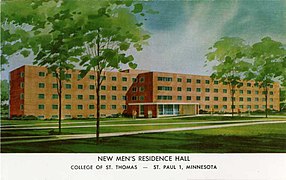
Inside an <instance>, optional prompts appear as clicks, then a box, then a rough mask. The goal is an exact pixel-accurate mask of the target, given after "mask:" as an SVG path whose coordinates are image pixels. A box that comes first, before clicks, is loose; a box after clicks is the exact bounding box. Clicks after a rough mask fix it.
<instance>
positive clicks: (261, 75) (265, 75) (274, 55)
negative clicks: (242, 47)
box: [248, 37, 286, 117]
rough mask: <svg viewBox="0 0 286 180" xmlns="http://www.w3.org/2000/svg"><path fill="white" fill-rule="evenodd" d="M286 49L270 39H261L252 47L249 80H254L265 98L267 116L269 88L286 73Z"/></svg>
mask: <svg viewBox="0 0 286 180" xmlns="http://www.w3.org/2000/svg"><path fill="white" fill-rule="evenodd" d="M285 54H286V53H285V48H284V47H283V44H282V43H281V42H278V41H274V40H272V39H271V38H270V37H265V38H262V39H261V42H258V43H255V44H253V45H252V47H251V53H250V58H251V59H252V60H253V64H252V66H251V67H252V68H250V71H249V73H248V79H254V80H255V81H256V83H257V84H258V85H259V87H260V88H262V89H263V93H264V96H265V116H266V117H267V116H268V93H269V86H270V85H271V84H272V83H273V82H274V81H275V80H277V79H278V78H283V75H284V73H285V69H284V67H285V66H284V64H285V59H284V58H285Z"/></svg>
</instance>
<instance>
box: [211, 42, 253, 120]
mask: <svg viewBox="0 0 286 180" xmlns="http://www.w3.org/2000/svg"><path fill="white" fill-rule="evenodd" d="M248 49H249V47H248V45H246V44H245V43H244V40H243V39H241V38H237V37H223V38H221V39H220V40H219V41H217V42H216V43H215V44H214V45H213V46H212V47H211V48H210V51H211V52H209V53H208V54H207V55H206V57H207V61H206V62H207V63H209V62H213V61H215V63H216V64H215V65H214V66H213V73H212V74H211V78H212V79H216V80H219V81H220V82H222V83H224V84H227V85H228V86H229V89H230V95H231V112H232V116H233V114H234V106H235V105H234V101H235V98H234V96H235V92H236V90H237V89H238V88H240V87H241V86H242V85H243V83H242V81H241V80H242V79H243V78H244V73H245V72H246V71H247V69H248V67H249V63H248V62H247V61H245V57H246V55H247V53H248Z"/></svg>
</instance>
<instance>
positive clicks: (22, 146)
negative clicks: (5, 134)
mask: <svg viewBox="0 0 286 180" xmlns="http://www.w3.org/2000/svg"><path fill="white" fill-rule="evenodd" d="M147 127H148V126H146V127H145V128H147ZM116 128H117V127H115V129H116ZM127 128H130V127H127ZM148 128H152V127H148ZM115 129H113V130H115ZM285 129H286V124H285V123H283V124H282V123H281V124H263V125H252V126H241V127H227V128H218V129H206V130H194V131H179V132H165V133H150V134H138V135H130V136H121V137H106V138H101V142H100V144H96V143H95V139H94V138H90V139H76V140H62V141H49V142H37V143H17V144H10V145H9V144H7V145H5V144H4V145H2V152H4V153H5V152H25V153H29V152H33V153H34V152H40V153H62V152H64V153H74V152H76V153H97V152H100V153H269V152H271V153H274V152H286V131H285Z"/></svg>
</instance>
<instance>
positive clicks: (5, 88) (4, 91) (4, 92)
mask: <svg viewBox="0 0 286 180" xmlns="http://www.w3.org/2000/svg"><path fill="white" fill-rule="evenodd" d="M8 100H9V82H8V80H6V79H5V80H1V105H2V106H3V105H4V104H5V101H8Z"/></svg>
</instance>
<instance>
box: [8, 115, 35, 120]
mask: <svg viewBox="0 0 286 180" xmlns="http://www.w3.org/2000/svg"><path fill="white" fill-rule="evenodd" d="M11 119H12V120H38V118H37V117H36V116H33V115H28V116H12V118H11Z"/></svg>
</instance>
